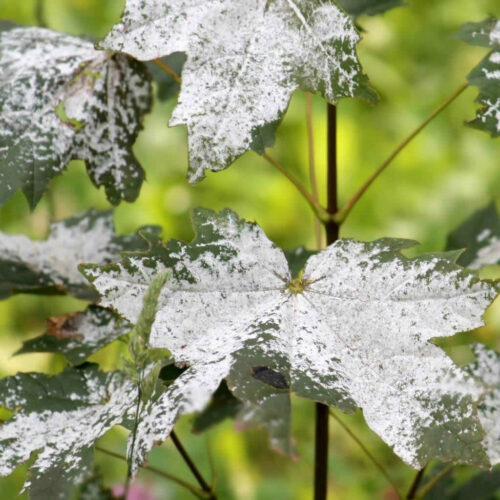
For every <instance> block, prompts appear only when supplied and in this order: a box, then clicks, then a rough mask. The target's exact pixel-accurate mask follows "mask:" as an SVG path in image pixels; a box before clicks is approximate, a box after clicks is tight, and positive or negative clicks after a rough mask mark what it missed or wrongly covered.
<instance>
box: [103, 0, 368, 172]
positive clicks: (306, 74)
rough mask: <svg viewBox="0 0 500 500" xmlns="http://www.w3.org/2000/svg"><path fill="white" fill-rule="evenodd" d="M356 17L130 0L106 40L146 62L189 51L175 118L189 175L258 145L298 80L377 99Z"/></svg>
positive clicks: (322, 6)
mask: <svg viewBox="0 0 500 500" xmlns="http://www.w3.org/2000/svg"><path fill="white" fill-rule="evenodd" d="M359 38H360V37H359V35H358V33H357V32H356V30H355V28H354V25H353V23H352V21H351V20H350V19H349V17H348V16H347V15H346V14H345V13H343V12H342V11H341V10H340V9H339V8H338V7H337V6H336V5H334V4H333V2H331V1H324V0H272V1H268V0H208V1H207V0H203V1H199V0H154V1H151V2H143V1H140V0H127V4H126V9H125V12H124V14H123V17H122V21H121V23H120V24H118V25H116V26H115V27H114V28H113V30H112V31H111V33H110V34H109V35H108V36H107V38H106V39H105V40H104V42H103V43H102V46H103V47H105V48H109V49H113V50H118V51H123V52H126V53H128V54H131V55H133V56H134V57H136V58H138V59H140V60H150V59H155V58H158V57H163V56H166V55H169V54H172V53H174V52H184V53H186V54H187V61H186V63H185V64H184V67H183V71H182V88H181V92H180V95H179V102H178V105H177V107H176V108H175V110H174V113H173V116H172V119H171V121H170V124H171V125H179V124H185V125H187V127H188V132H189V156H190V170H189V179H190V181H192V182H195V181H197V180H200V179H201V178H203V176H204V171H205V170H208V169H210V170H214V171H216V170H221V169H224V168H226V167H227V166H228V165H229V164H230V163H232V162H233V161H234V160H235V159H236V158H237V157H238V156H239V155H241V154H243V153H244V152H245V151H247V150H249V149H254V150H256V151H258V152H261V151H262V150H263V149H264V147H266V146H267V145H269V143H270V140H272V139H270V137H272V132H271V130H272V129H274V128H275V126H276V123H277V122H278V121H279V120H280V119H281V117H282V115H283V113H284V112H285V111H286V108H287V106H288V102H289V100H290V97H291V95H292V93H293V92H294V91H295V90H296V89H298V88H299V87H300V88H302V89H305V90H311V91H319V92H321V94H322V95H323V96H324V97H325V98H326V99H327V100H328V101H330V102H333V103H334V102H336V101H337V100H338V99H340V98H341V97H348V96H364V97H366V98H368V99H369V98H373V93H372V92H371V91H370V90H368V88H367V86H366V78H365V77H364V75H363V74H362V71H361V68H360V66H359V63H358V60H357V56H356V52H355V46H356V44H357V43H358V41H359Z"/></svg>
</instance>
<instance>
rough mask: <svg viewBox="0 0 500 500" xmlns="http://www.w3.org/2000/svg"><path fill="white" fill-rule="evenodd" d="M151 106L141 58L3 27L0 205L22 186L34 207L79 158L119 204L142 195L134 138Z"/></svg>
mask: <svg viewBox="0 0 500 500" xmlns="http://www.w3.org/2000/svg"><path fill="white" fill-rule="evenodd" d="M150 106H151V85H150V78H149V75H148V72H147V70H146V68H145V67H144V65H143V64H142V63H140V62H138V61H134V60H133V59H131V58H129V57H126V56H124V55H121V54H111V53H108V52H106V51H98V50H95V49H94V47H93V44H92V43H91V42H89V41H87V40H83V39H80V38H76V37H72V36H68V35H64V34H61V33H56V32H53V31H50V30H47V29H43V28H17V27H13V28H11V29H7V30H4V31H0V203H5V202H6V201H7V200H8V199H9V198H10V197H11V196H12V195H13V194H14V192H15V191H17V190H18V189H21V190H22V191H23V193H24V195H25V197H26V199H27V200H28V202H29V204H30V207H31V208H34V207H35V206H36V204H37V203H38V201H39V200H40V198H41V196H42V195H43V193H44V192H45V191H46V190H47V188H48V186H49V183H50V181H51V179H52V178H53V177H55V176H56V175H58V174H60V173H62V171H63V170H64V169H65V168H66V166H67V165H68V163H69V162H70V161H71V160H74V159H79V160H84V161H85V162H86V165H87V171H88V174H89V176H90V178H91V180H92V182H93V183H94V184H95V185H96V186H98V187H99V186H104V188H105V190H106V195H107V197H108V200H109V201H110V202H111V203H112V204H115V205H116V204H118V203H119V202H120V201H122V200H127V201H133V200H135V199H136V198H137V196H138V194H139V190H140V187H141V184H142V181H143V179H144V171H143V170H142V168H141V166H140V165H139V163H138V161H137V159H136V158H135V156H134V154H133V152H132V144H133V143H134V141H135V138H136V137H137V134H138V133H139V131H140V129H141V128H142V125H141V121H142V117H143V115H144V114H145V113H146V112H148V111H149V109H150Z"/></svg>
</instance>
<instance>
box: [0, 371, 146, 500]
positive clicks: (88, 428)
mask: <svg viewBox="0 0 500 500" xmlns="http://www.w3.org/2000/svg"><path fill="white" fill-rule="evenodd" d="M80 370H82V371H83V369H80ZM85 371H86V372H87V373H85V374H83V375H81V376H80V377H81V378H80V381H79V383H78V384H75V385H74V386H73V391H74V392H71V393H67V392H65V389H68V387H64V385H63V382H59V381H58V378H60V377H62V376H64V375H65V374H62V375H59V376H55V377H49V376H46V375H45V376H44V375H41V374H33V378H36V379H37V380H38V384H37V386H36V387H37V389H38V390H39V391H40V394H39V399H40V401H39V402H38V406H37V407H33V406H31V407H29V408H27V409H26V410H25V409H23V406H25V405H27V404H29V403H31V405H33V402H32V401H30V399H31V398H33V397H34V394H29V397H30V399H26V395H24V394H22V392H23V388H24V385H23V384H26V382H27V379H26V376H27V375H17V376H16V377H12V380H13V381H14V382H15V381H16V379H17V383H15V384H11V385H10V386H9V385H8V382H10V380H9V379H6V380H4V381H2V384H5V383H7V387H6V389H4V387H5V385H2V389H4V391H3V392H7V394H6V395H4V401H3V404H4V405H6V406H7V407H10V408H12V409H14V408H16V407H18V406H20V407H21V409H20V410H19V411H18V412H17V413H16V414H15V415H14V416H13V417H12V418H11V419H10V420H8V421H6V422H5V423H3V425H2V426H0V476H6V475H8V474H10V473H11V472H12V471H14V469H15V468H16V467H18V466H19V465H20V464H22V463H23V462H25V461H26V460H28V459H29V457H30V454H31V453H32V452H34V451H38V452H39V453H38V455H37V458H36V459H35V462H34V464H33V465H32V466H31V468H30V471H31V477H30V481H29V482H28V483H27V484H26V487H29V488H30V489H43V488H44V486H42V485H43V483H44V481H45V480H46V478H47V477H50V476H51V475H55V476H56V477H57V482H56V483H54V484H52V485H51V487H50V497H51V498H54V499H56V498H57V499H59V498H60V499H61V500H65V499H66V498H68V496H65V495H66V493H65V490H64V488H63V487H62V486H63V484H64V483H69V484H73V485H74V484H78V483H79V482H81V481H82V480H83V479H85V477H86V476H88V475H89V473H90V472H91V468H90V464H89V462H88V461H89V458H90V457H89V454H90V453H91V451H92V448H93V445H94V442H95V441H96V440H97V439H98V438H99V437H100V436H102V435H103V434H104V433H105V432H106V431H107V430H108V429H110V428H111V427H112V426H113V425H116V424H120V423H121V422H122V421H123V419H124V418H125V416H126V414H127V412H128V411H129V410H130V408H131V407H132V406H133V402H134V399H135V397H136V393H137V389H136V388H135V386H134V384H132V383H131V382H127V381H126V380H124V379H123V377H122V376H121V375H120V374H119V373H108V374H103V373H102V372H101V373H100V372H98V371H97V370H95V368H93V367H90V368H86V369H85ZM73 373H76V371H75V372H73ZM59 384H61V385H59ZM44 391H46V394H44ZM5 396H6V397H5ZM45 498H46V497H45Z"/></svg>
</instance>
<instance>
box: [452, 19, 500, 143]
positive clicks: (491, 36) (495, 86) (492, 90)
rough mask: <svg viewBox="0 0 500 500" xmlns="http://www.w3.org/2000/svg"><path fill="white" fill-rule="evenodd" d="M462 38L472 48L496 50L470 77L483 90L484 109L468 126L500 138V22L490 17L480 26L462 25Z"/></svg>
mask: <svg viewBox="0 0 500 500" xmlns="http://www.w3.org/2000/svg"><path fill="white" fill-rule="evenodd" d="M458 36H459V37H460V38H461V39H462V40H464V41H465V42H466V43H469V44H470V45H480V46H482V47H488V48H492V49H493V50H492V52H490V53H489V54H488V55H487V56H486V57H485V58H484V59H483V60H482V61H481V62H480V63H479V64H478V65H477V66H476V67H475V68H474V69H473V70H472V71H471V72H470V73H469V75H468V77H467V80H468V82H469V83H470V84H471V85H474V86H475V87H478V88H479V96H478V98H477V102H478V103H479V105H480V108H479V110H478V112H477V115H476V118H475V119H474V120H472V121H470V122H468V124H469V125H470V126H471V127H474V128H478V129H480V130H484V131H485V132H488V133H489V134H490V135H491V136H492V137H498V136H499V135H500V21H498V19H496V18H488V19H485V20H484V21H482V22H480V23H468V24H465V25H464V26H462V28H461V29H460V31H459V32H458Z"/></svg>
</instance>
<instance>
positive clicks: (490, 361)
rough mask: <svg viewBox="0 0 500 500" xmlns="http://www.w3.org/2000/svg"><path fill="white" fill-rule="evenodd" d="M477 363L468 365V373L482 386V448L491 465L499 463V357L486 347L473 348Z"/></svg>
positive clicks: (480, 409)
mask: <svg viewBox="0 0 500 500" xmlns="http://www.w3.org/2000/svg"><path fill="white" fill-rule="evenodd" d="M472 350H473V351H474V354H475V355H476V358H477V361H476V362H475V363H473V364H472V365H469V367H468V368H469V371H470V372H471V373H472V375H474V376H475V377H477V378H478V379H479V380H480V381H481V384H482V385H483V388H484V389H483V397H482V399H481V402H480V404H479V419H480V421H481V425H482V426H483V429H484V430H485V431H486V436H485V438H484V441H483V443H484V447H485V449H486V453H487V454H488V458H489V459H490V462H491V465H492V466H494V465H496V464H498V463H500V418H499V408H500V355H499V354H498V353H496V352H495V351H492V350H491V349H488V348H487V347H486V346H484V345H481V344H476V345H474V346H473V349H472Z"/></svg>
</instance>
